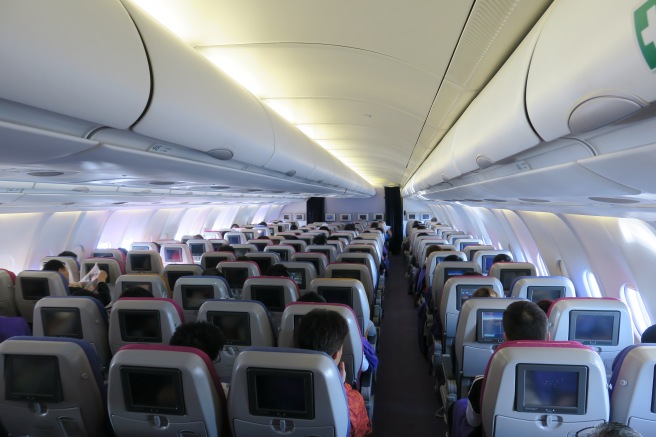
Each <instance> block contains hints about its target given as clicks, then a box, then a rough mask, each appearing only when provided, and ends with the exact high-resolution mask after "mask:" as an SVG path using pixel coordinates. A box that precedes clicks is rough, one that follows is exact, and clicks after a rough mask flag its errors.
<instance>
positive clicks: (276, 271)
mask: <svg viewBox="0 0 656 437" xmlns="http://www.w3.org/2000/svg"><path fill="white" fill-rule="evenodd" d="M246 261H251V260H250V259H246ZM264 275H265V276H282V277H283V278H289V270H287V267H285V266H284V265H283V264H274V265H272V266H271V267H269V268H268V269H267V271H266V272H265V273H264Z"/></svg>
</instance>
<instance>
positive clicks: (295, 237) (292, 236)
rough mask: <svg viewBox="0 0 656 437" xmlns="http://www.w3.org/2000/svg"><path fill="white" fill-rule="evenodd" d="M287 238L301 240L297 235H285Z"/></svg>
mask: <svg viewBox="0 0 656 437" xmlns="http://www.w3.org/2000/svg"><path fill="white" fill-rule="evenodd" d="M285 240H299V238H298V237H297V236H296V235H285Z"/></svg>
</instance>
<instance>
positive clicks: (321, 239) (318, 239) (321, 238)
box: [312, 234, 328, 246]
mask: <svg viewBox="0 0 656 437" xmlns="http://www.w3.org/2000/svg"><path fill="white" fill-rule="evenodd" d="M327 241H328V239H327V238H326V236H325V235H324V234H318V235H315V236H314V238H313V239H312V244H318V245H320V246H321V245H324V244H326V242H327Z"/></svg>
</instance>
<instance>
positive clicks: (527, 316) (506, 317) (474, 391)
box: [449, 301, 551, 437]
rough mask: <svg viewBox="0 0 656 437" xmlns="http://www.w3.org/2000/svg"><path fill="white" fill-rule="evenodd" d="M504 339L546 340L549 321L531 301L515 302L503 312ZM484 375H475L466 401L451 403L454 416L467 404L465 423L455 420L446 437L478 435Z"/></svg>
mask: <svg viewBox="0 0 656 437" xmlns="http://www.w3.org/2000/svg"><path fill="white" fill-rule="evenodd" d="M502 321H503V338H504V340H505V341H513V340H549V339H550V338H551V337H550V334H549V331H548V325H549V321H548V320H547V315H546V314H545V313H544V311H542V309H541V308H540V307H539V306H537V305H536V304H534V303H533V302H530V301H518V302H513V303H511V304H510V305H508V308H506V310H505V311H504V313H503V320H502ZM482 387H483V376H482V375H481V376H477V377H476V378H475V379H474V381H473V382H472V385H471V388H470V389H469V394H468V396H467V399H460V400H458V401H457V402H456V403H455V404H454V408H453V413H454V414H456V413H455V412H456V410H459V409H462V407H463V403H465V402H466V403H467V406H466V414H465V416H464V418H463V419H464V420H454V418H455V416H453V417H452V420H451V421H450V423H452V428H451V431H452V432H450V433H449V435H451V436H454V437H458V436H463V435H468V436H471V435H481V432H482V427H481V389H482Z"/></svg>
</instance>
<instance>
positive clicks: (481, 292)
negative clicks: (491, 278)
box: [472, 287, 499, 297]
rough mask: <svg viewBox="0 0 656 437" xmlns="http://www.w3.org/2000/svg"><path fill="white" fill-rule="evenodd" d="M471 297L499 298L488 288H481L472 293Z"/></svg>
mask: <svg viewBox="0 0 656 437" xmlns="http://www.w3.org/2000/svg"><path fill="white" fill-rule="evenodd" d="M472 297H499V295H498V294H497V292H496V291H494V290H492V289H491V288H490V287H481V288H478V289H476V291H474V292H473V293H472Z"/></svg>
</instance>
